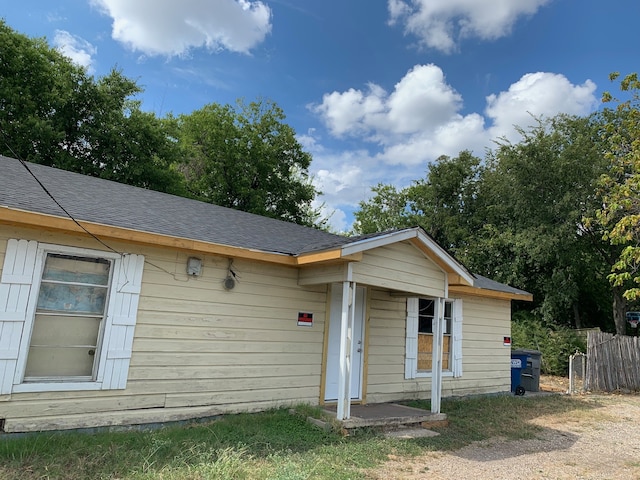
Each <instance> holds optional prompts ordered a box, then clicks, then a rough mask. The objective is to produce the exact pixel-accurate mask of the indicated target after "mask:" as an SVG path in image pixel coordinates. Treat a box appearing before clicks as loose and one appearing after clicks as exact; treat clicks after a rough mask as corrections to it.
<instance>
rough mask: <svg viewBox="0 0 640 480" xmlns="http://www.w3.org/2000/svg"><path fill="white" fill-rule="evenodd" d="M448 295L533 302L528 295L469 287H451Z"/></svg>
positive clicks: (531, 296) (531, 297)
mask: <svg viewBox="0 0 640 480" xmlns="http://www.w3.org/2000/svg"><path fill="white" fill-rule="evenodd" d="M449 294H458V295H471V296H474V297H484V298H496V299H500V300H523V301H525V302H533V295H532V294H530V293H527V294H524V293H512V292H500V291H498V290H489V289H487V288H478V287H469V286H467V285H451V286H450V287H449Z"/></svg>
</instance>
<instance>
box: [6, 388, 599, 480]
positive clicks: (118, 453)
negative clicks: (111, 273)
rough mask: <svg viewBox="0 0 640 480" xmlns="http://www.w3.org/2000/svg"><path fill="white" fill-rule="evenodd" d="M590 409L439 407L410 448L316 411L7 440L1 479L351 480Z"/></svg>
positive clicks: (514, 401) (517, 400) (531, 403)
mask: <svg viewBox="0 0 640 480" xmlns="http://www.w3.org/2000/svg"><path fill="white" fill-rule="evenodd" d="M411 405H413V406H418V407H425V408H426V407H427V405H428V404H427V403H421V402H414V403H412V404H411ZM590 408H591V405H590V403H589V402H588V401H585V400H583V399H580V398H575V397H567V396H545V397H533V396H532V397H526V396H525V397H512V396H495V397H477V398H467V399H463V400H444V401H443V403H442V411H443V412H444V413H446V414H447V415H448V416H449V425H448V426H446V427H442V428H440V429H439V432H440V435H439V436H437V437H431V438H421V439H414V440H397V439H386V438H384V437H383V436H381V435H380V434H379V433H378V432H376V431H374V430H364V431H360V432H359V433H357V434H355V435H352V436H350V437H346V438H344V437H342V436H341V435H340V434H339V433H337V432H325V431H323V430H320V429H318V428H316V427H314V426H312V425H311V424H309V423H307V422H306V420H305V418H306V416H307V415H309V414H310V413H317V412H318V411H317V410H315V409H312V408H310V407H305V406H301V407H299V408H298V409H297V414H296V415H291V414H290V413H289V411H288V410H287V409H282V410H272V411H268V412H264V413H259V414H240V415H229V416H225V417H223V418H222V419H220V420H217V421H213V422H210V423H206V424H193V425H189V426H173V427H167V428H162V429H159V430H153V431H130V432H104V433H97V434H87V433H41V434H35V435H27V436H11V435H6V436H4V437H2V436H0V479H2V480H5V479H7V480H13V479H32V478H43V479H44V478H46V479H55V478H60V479H62V478H64V479H69V478H90V479H122V480H125V479H127V480H129V479H160V480H162V479H164V480H187V479H190V480H191V479H193V480H195V479H218V478H219V479H251V480H253V479H282V480H294V479H295V480H297V479H331V480H340V479H358V478H366V472H365V470H366V469H368V468H373V467H375V466H377V465H379V464H380V463H382V462H384V461H385V460H386V459H387V458H388V456H389V455H396V456H398V455H402V456H412V455H417V454H419V453H421V452H424V451H426V450H429V451H446V450H452V449H457V448H460V447H463V446H465V445H467V444H469V443H470V442H472V441H476V440H482V439H486V438H490V437H495V436H501V437H506V438H530V437H533V436H535V435H536V433H537V432H538V431H539V428H540V427H536V426H535V425H532V424H531V423H530V422H529V420H531V419H533V418H535V417H537V416H539V415H547V414H559V413H571V414H578V415H579V414H580V412H583V411H588V410H589V409H590Z"/></svg>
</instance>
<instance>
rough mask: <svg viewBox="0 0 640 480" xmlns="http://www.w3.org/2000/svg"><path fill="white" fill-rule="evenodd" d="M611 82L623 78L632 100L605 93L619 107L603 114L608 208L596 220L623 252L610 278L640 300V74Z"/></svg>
mask: <svg viewBox="0 0 640 480" xmlns="http://www.w3.org/2000/svg"><path fill="white" fill-rule="evenodd" d="M611 80H612V81H617V80H619V88H620V90H621V92H622V93H623V94H624V95H627V96H628V97H629V98H628V99H627V100H624V101H621V100H617V99H616V98H614V97H613V95H611V94H610V93H608V92H607V93H605V94H604V95H603V101H604V102H605V103H617V105H616V106H615V108H613V109H608V110H605V111H604V112H603V115H602V116H603V119H604V122H605V123H604V128H603V138H604V140H605V144H606V150H605V156H606V159H607V160H608V162H609V168H608V170H607V172H606V173H605V174H604V175H603V176H602V178H601V182H600V185H601V190H600V192H599V193H600V198H601V201H602V208H600V209H599V210H598V212H597V214H596V218H597V220H598V221H599V222H600V223H601V224H602V226H603V228H604V239H605V240H607V241H609V242H611V243H612V244H614V245H619V246H620V248H621V252H620V255H619V257H618V258H617V261H616V262H615V263H614V265H613V268H612V273H611V274H610V276H609V279H610V280H611V282H612V283H613V285H614V286H616V287H620V288H623V289H624V297H625V298H626V299H627V300H640V80H638V75H637V74H636V73H633V74H629V75H627V76H626V77H624V78H621V79H620V76H619V74H618V73H613V74H612V75H611Z"/></svg>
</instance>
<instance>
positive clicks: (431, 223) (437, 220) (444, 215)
mask: <svg viewBox="0 0 640 480" xmlns="http://www.w3.org/2000/svg"><path fill="white" fill-rule="evenodd" d="M480 163H481V162H480V159H479V158H477V157H474V156H473V155H472V154H471V153H470V152H468V151H463V152H460V154H459V155H458V156H457V157H454V158H451V157H448V156H445V155H443V156H441V157H439V158H438V159H437V160H436V161H435V162H433V163H432V164H430V165H429V167H428V170H427V174H426V177H425V178H424V179H419V180H415V181H414V182H413V183H412V184H411V185H410V186H409V187H407V188H404V189H402V190H397V189H396V188H395V187H393V186H392V185H382V184H380V185H378V186H377V187H374V188H373V189H372V191H373V192H374V195H373V197H372V198H371V199H369V200H367V201H363V202H360V207H359V209H358V210H357V211H356V212H355V213H354V216H355V219H356V223H355V227H354V229H355V231H356V233H373V232H380V231H385V230H392V229H395V228H405V227H411V226H420V227H422V228H423V229H424V230H425V231H426V232H427V233H428V234H429V235H431V236H432V237H433V238H434V239H435V240H436V241H437V242H438V243H439V244H440V245H442V246H443V247H445V248H447V249H449V250H450V251H451V252H452V253H454V254H461V255H463V256H464V252H465V250H466V248H467V243H468V241H469V237H470V233H471V229H472V228H473V227H472V225H473V222H474V214H473V210H474V208H475V207H474V206H475V199H476V189H477V181H478V179H479V172H480V171H481V167H480ZM461 259H462V258H461Z"/></svg>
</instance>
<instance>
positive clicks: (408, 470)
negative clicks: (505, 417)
mask: <svg viewBox="0 0 640 480" xmlns="http://www.w3.org/2000/svg"><path fill="white" fill-rule="evenodd" d="M583 398H584V401H585V402H589V403H590V404H592V406H593V408H590V409H588V410H586V411H579V412H578V411H576V412H570V413H564V414H562V415H553V416H543V417H538V418H536V419H535V420H534V421H533V422H534V423H535V424H536V425H540V426H541V427H543V431H542V432H541V433H540V434H538V435H537V437H536V438H535V439H530V440H515V441H514V440H505V439H500V438H494V439H490V440H486V441H482V442H477V443H474V444H471V445H468V446H467V447H464V448H462V449H460V450H457V451H454V452H448V453H442V452H435V453H427V454H425V455H423V456H419V457H414V458H411V459H407V458H393V457H392V458H390V459H389V461H388V462H386V463H385V464H384V465H383V466H382V467H380V468H378V469H376V470H374V471H371V472H368V473H369V474H370V478H372V479H380V480H381V479H403V480H404V479H407V480H411V479H456V480H466V479H509V480H512V479H563V480H564V479H572V480H573V479H585V480H587V479H588V480H595V479H607V480H619V479H625V480H626V479H630V480H631V479H634V480H638V479H640V396H638V395H602V396H596V395H588V396H585V397H583Z"/></svg>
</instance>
